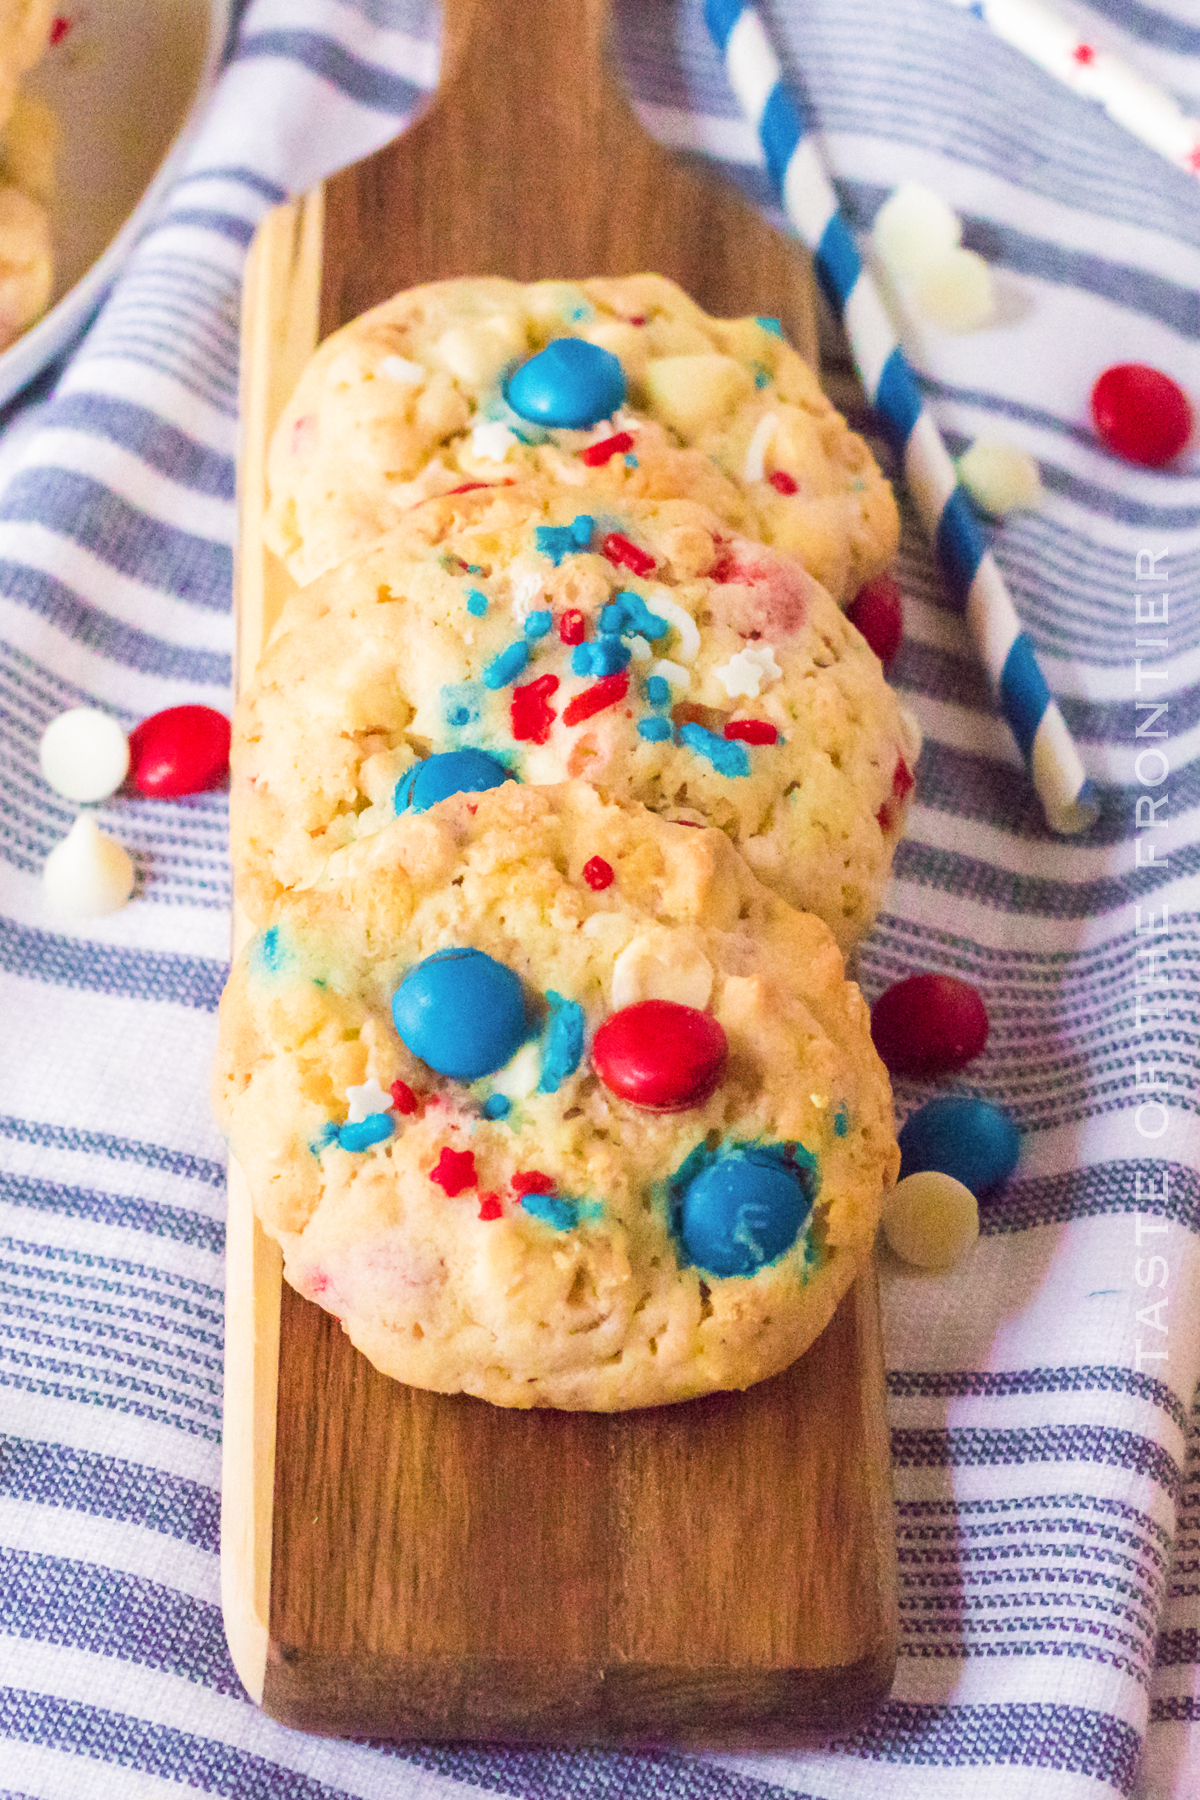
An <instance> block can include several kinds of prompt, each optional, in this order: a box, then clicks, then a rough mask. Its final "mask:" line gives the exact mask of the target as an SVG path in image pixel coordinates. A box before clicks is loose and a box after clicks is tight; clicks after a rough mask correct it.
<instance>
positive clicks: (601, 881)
mask: <svg viewBox="0 0 1200 1800" xmlns="http://www.w3.org/2000/svg"><path fill="white" fill-rule="evenodd" d="M583 879H584V880H585V881H586V882H587V884H588V886H589V887H590V888H594V889H595V891H596V893H599V892H600V890H601V889H602V888H606V887H611V886H612V883H613V871H612V864H611V863H607V862H605V860H604V858H603V857H602V856H593V857H591V858H590V859H589V860H588V861H587V862H585V863H584V865H583Z"/></svg>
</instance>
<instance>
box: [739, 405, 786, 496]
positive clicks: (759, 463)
mask: <svg viewBox="0 0 1200 1800" xmlns="http://www.w3.org/2000/svg"><path fill="white" fill-rule="evenodd" d="M778 430H779V419H778V417H777V415H776V414H775V413H764V414H763V416H762V418H761V419H760V420H759V421H758V424H757V425H756V426H755V427H754V435H753V436H752V437H751V439H750V442H749V443H748V444H747V445H746V460H745V462H744V463H743V464H742V480H743V481H745V482H751V481H765V480H766V478H767V471H766V468H765V466H764V463H763V458H764V456H765V455H766V454H767V451H768V449H769V448H770V446H771V444H772V443H773V442H774V439H775V433H776V432H777V431H778Z"/></svg>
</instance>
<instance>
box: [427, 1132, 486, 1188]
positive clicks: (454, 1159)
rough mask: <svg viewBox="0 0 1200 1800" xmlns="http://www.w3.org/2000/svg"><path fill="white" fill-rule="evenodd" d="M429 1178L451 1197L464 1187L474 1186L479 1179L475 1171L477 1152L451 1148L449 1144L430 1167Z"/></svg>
mask: <svg viewBox="0 0 1200 1800" xmlns="http://www.w3.org/2000/svg"><path fill="white" fill-rule="evenodd" d="M429 1179H430V1181H436V1182H437V1184H438V1186H439V1187H440V1188H442V1189H444V1190H445V1192H446V1193H447V1194H448V1195H449V1197H450V1198H451V1199H453V1198H454V1196H455V1194H461V1193H462V1191H463V1189H464V1188H473V1187H474V1186H475V1184H476V1182H477V1181H478V1179H479V1177H478V1176H477V1175H476V1173H475V1152H474V1151H473V1150H451V1148H450V1146H449V1145H448V1144H447V1145H446V1147H445V1149H444V1150H443V1151H442V1154H441V1155H440V1156H439V1157H438V1159H437V1163H436V1165H435V1167H434V1168H432V1169H430V1171H429Z"/></svg>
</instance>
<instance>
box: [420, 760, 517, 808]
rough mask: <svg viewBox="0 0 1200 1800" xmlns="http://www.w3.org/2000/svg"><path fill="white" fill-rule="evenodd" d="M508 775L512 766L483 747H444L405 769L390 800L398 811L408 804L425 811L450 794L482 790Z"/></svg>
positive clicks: (501, 780)
mask: <svg viewBox="0 0 1200 1800" xmlns="http://www.w3.org/2000/svg"><path fill="white" fill-rule="evenodd" d="M510 776H511V770H509V769H506V768H505V766H504V764H503V763H502V762H498V761H497V760H496V758H495V757H494V756H488V755H487V753H486V752H485V751H483V750H443V751H441V752H440V753H439V754H438V755H437V756H427V757H426V758H425V761H424V762H419V763H414V764H413V766H412V768H411V769H408V770H406V771H405V773H404V774H403V775H402V776H401V777H400V779H399V781H398V782H397V783H396V788H395V792H394V794H393V796H392V804H393V805H394V806H395V809H396V811H397V812H398V813H402V812H406V811H408V810H409V809H410V808H411V810H412V811H413V812H428V810H429V808H430V807H431V806H436V805H437V803H438V801H439V800H445V799H447V798H448V796H449V795H451V794H481V793H483V792H484V790H485V789H486V788H494V787H499V786H500V784H501V782H504V781H508V780H509V778H510Z"/></svg>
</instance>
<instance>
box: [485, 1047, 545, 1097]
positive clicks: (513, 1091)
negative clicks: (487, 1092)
mask: <svg viewBox="0 0 1200 1800" xmlns="http://www.w3.org/2000/svg"><path fill="white" fill-rule="evenodd" d="M541 1077H542V1051H541V1046H540V1044H538V1043H536V1042H535V1043H532V1044H522V1045H521V1048H520V1049H519V1050H518V1051H517V1054H516V1055H515V1056H514V1057H512V1058H511V1059H510V1060H509V1061H508V1062H506V1063H505V1065H504V1067H503V1068H502V1069H501V1070H500V1072H499V1074H497V1075H493V1077H492V1089H493V1091H494V1092H495V1093H497V1094H506V1095H507V1096H508V1098H509V1099H510V1100H527V1099H528V1098H529V1096H530V1094H532V1092H533V1090H534V1088H536V1086H537V1084H538V1082H539V1081H540V1080H541Z"/></svg>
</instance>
